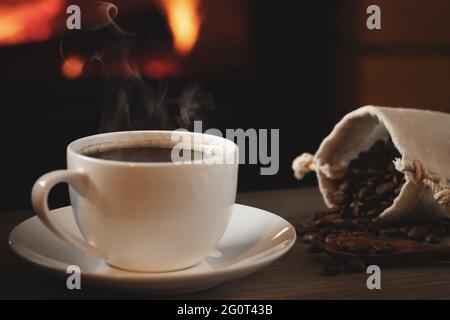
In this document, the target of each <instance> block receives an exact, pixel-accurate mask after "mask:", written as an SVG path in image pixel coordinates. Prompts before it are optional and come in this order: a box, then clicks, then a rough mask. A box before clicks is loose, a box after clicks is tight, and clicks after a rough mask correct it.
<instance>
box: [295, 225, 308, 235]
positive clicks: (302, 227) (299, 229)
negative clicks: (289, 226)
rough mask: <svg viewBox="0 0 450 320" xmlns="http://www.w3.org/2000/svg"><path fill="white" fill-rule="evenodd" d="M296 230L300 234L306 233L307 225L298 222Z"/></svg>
mask: <svg viewBox="0 0 450 320" xmlns="http://www.w3.org/2000/svg"><path fill="white" fill-rule="evenodd" d="M295 231H296V232H297V234H298V235H299V236H302V235H304V234H305V233H306V226H305V225H304V224H303V223H296V224H295Z"/></svg>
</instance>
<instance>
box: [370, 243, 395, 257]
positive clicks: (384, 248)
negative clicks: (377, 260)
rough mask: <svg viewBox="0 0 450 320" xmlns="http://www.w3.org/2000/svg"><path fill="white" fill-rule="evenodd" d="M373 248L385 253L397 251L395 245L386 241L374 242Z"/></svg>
mask: <svg viewBox="0 0 450 320" xmlns="http://www.w3.org/2000/svg"><path fill="white" fill-rule="evenodd" d="M372 248H373V249H374V250H375V251H376V252H377V253H379V254H385V253H390V252H393V251H395V247H394V246H393V245H391V244H389V243H386V242H376V243H373V244H372Z"/></svg>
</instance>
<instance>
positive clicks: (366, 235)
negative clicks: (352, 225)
mask: <svg viewBox="0 0 450 320" xmlns="http://www.w3.org/2000/svg"><path fill="white" fill-rule="evenodd" d="M352 236H353V237H357V238H359V239H373V238H374V235H373V233H371V232H364V231H353V232H352Z"/></svg>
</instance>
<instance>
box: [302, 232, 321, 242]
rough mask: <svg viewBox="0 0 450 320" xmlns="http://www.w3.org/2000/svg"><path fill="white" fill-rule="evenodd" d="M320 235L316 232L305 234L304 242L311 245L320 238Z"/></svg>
mask: <svg viewBox="0 0 450 320" xmlns="http://www.w3.org/2000/svg"><path fill="white" fill-rule="evenodd" d="M319 237H320V235H319V234H318V233H316V232H308V233H305V235H304V236H303V241H304V242H306V243H311V241H313V240H314V239H316V238H319Z"/></svg>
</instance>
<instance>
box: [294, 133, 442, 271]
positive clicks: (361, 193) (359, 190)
mask: <svg viewBox="0 0 450 320" xmlns="http://www.w3.org/2000/svg"><path fill="white" fill-rule="evenodd" d="M397 157H400V154H399V153H398V151H397V150H396V148H395V147H394V145H393V144H392V142H391V141H388V142H384V141H381V140H380V141H377V142H376V143H375V144H374V145H373V146H372V147H371V148H370V149H369V150H367V151H365V152H361V153H360V154H359V156H358V157H357V158H356V159H353V160H352V161H350V163H349V166H348V169H347V173H346V175H345V177H344V178H343V179H341V180H337V181H336V185H335V187H336V191H335V192H334V193H333V194H332V196H331V202H332V203H333V204H334V207H332V208H330V209H327V210H323V211H320V212H316V213H315V214H314V215H313V221H312V222H311V223H308V224H302V223H295V227H296V230H297V234H298V235H299V236H300V237H302V239H303V241H304V242H306V243H308V244H309V251H310V252H312V253H319V252H322V251H323V250H324V248H325V243H326V242H328V241H330V240H332V239H336V238H340V237H342V238H349V237H350V238H351V237H355V238H371V239H380V240H383V239H384V240H390V239H411V240H415V241H420V242H426V243H430V244H434V243H438V242H439V241H440V239H441V238H442V237H444V236H445V235H446V234H447V233H450V226H449V225H448V221H444V220H443V221H438V222H433V223H426V224H419V225H401V226H395V227H392V226H391V227H384V226H382V225H381V224H380V223H379V222H378V219H377V217H378V216H379V215H380V214H381V213H382V212H383V211H384V210H385V209H386V208H388V207H390V206H391V205H392V203H393V202H394V200H395V198H396V197H397V195H398V194H399V193H400V191H401V188H402V186H403V184H404V182H405V178H404V175H403V173H401V172H398V171H396V169H395V167H394V164H393V160H394V159H395V158H397ZM350 250H352V249H351V248H350ZM368 250H369V248H368ZM382 253H383V252H380V253H379V254H382ZM341 269H342V270H348V269H350V270H352V272H355V270H362V269H363V268H362V267H361V265H360V264H358V263H357V262H352V266H350V267H349V266H347V267H339V266H336V265H332V266H331V267H325V268H324V270H325V272H326V273H327V274H334V273H336V270H341ZM328 271H329V272H328ZM362 271H363V270H362Z"/></svg>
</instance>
